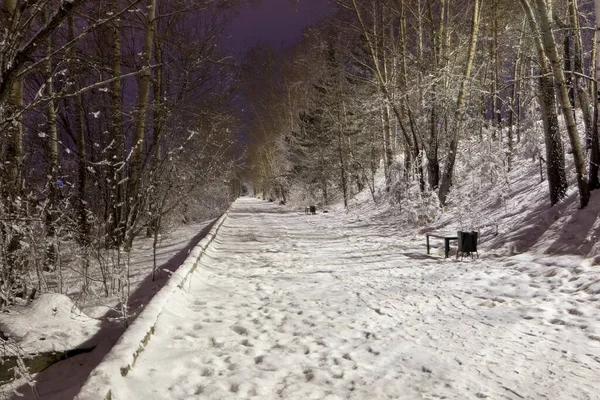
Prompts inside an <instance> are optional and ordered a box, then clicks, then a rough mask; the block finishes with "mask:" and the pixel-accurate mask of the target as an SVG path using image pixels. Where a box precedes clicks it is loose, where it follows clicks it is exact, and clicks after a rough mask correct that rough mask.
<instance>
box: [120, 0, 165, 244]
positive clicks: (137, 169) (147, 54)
mask: <svg viewBox="0 0 600 400" xmlns="http://www.w3.org/2000/svg"><path fill="white" fill-rule="evenodd" d="M156 4H157V0H150V3H149V5H148V14H147V15H146V18H145V22H146V32H145V36H144V45H143V48H142V58H141V68H144V69H145V70H144V72H143V73H142V74H141V75H140V80H139V88H138V89H139V90H138V109H137V120H136V127H135V132H134V135H133V142H132V150H131V174H130V177H129V184H130V186H129V189H130V190H128V193H127V197H128V198H129V201H130V202H131V203H130V205H129V210H128V215H127V232H126V247H127V248H130V247H131V244H132V241H133V226H134V225H135V222H136V220H137V217H138V213H139V211H140V209H141V204H140V203H141V201H142V198H143V195H142V193H141V180H142V170H143V161H144V157H143V154H144V136H145V129H146V117H147V114H148V103H149V100H148V98H149V94H150V83H151V81H152V74H151V70H150V60H151V59H152V47H153V43H154V29H155V19H156Z"/></svg>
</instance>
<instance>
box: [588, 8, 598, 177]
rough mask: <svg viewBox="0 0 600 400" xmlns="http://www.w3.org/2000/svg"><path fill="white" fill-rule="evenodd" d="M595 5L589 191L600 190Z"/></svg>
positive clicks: (596, 10)
mask: <svg viewBox="0 0 600 400" xmlns="http://www.w3.org/2000/svg"><path fill="white" fill-rule="evenodd" d="M594 5H595V13H596V33H595V37H594V39H595V40H594V44H595V46H594V49H595V52H594V53H595V54H594V56H595V58H594V60H593V62H594V65H595V71H594V77H595V78H596V79H595V82H592V87H593V92H592V93H593V96H592V101H593V104H594V123H593V125H592V129H591V132H590V133H591V136H592V138H591V140H590V145H591V146H592V152H591V153H592V154H591V155H590V167H589V168H590V188H591V189H600V178H599V177H598V174H599V170H600V144H599V142H600V140H599V137H598V135H599V134H600V128H599V127H598V124H599V122H598V120H599V119H600V118H598V112H599V111H598V84H597V82H598V80H599V79H600V52H599V51H598V50H597V47H596V45H597V43H598V41H599V40H600V0H595V1H594Z"/></svg>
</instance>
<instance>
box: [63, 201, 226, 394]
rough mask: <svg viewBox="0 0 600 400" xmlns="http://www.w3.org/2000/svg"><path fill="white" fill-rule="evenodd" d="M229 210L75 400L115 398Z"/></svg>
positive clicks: (194, 249) (129, 330)
mask: <svg viewBox="0 0 600 400" xmlns="http://www.w3.org/2000/svg"><path fill="white" fill-rule="evenodd" d="M230 210H231V207H230V208H229V209H228V210H227V211H225V212H224V213H223V214H222V215H221V217H219V219H218V220H217V222H216V223H215V224H214V226H213V227H212V228H211V230H210V231H209V232H208V234H207V235H206V236H205V237H204V238H202V240H200V242H199V243H198V244H197V245H196V246H195V247H194V248H193V249H192V250H191V251H190V254H189V255H188V257H187V258H186V259H185V261H184V262H183V264H182V265H181V266H180V267H179V268H178V269H177V270H176V271H175V272H174V273H173V275H171V277H170V278H169V280H168V282H167V283H166V284H165V286H164V287H163V288H162V289H160V290H159V291H158V293H156V295H155V296H154V297H153V298H152V299H151V300H150V302H149V303H148V304H147V305H146V307H145V308H144V310H143V311H142V312H141V313H140V315H139V316H138V317H137V318H136V320H135V321H133V323H132V324H131V326H129V328H127V330H126V331H125V333H123V335H122V336H121V337H120V338H119V340H118V341H117V343H116V344H115V345H114V346H113V348H112V349H111V350H110V351H109V352H108V353H107V354H106V356H104V358H103V359H102V361H101V362H100V364H98V366H96V368H94V369H93V370H92V372H91V373H90V376H89V377H88V379H87V380H86V381H85V383H84V384H83V387H82V388H81V390H80V391H79V393H78V394H77V396H75V399H74V400H100V399H102V400H115V398H113V393H112V389H113V388H115V387H118V386H120V385H119V382H117V381H116V380H115V378H116V377H118V379H119V380H120V379H122V378H123V377H125V376H127V374H128V373H129V371H130V370H131V369H132V368H133V367H134V366H135V361H136V359H137V357H138V356H139V355H140V354H141V353H142V352H143V351H144V350H145V349H146V346H147V345H148V343H149V342H150V340H151V339H152V335H153V334H154V330H155V327H156V323H157V321H158V317H159V316H160V314H161V313H162V311H163V310H164V308H165V306H166V305H167V303H168V302H169V298H170V297H171V295H172V294H173V293H174V292H176V291H178V290H182V289H183V286H184V285H185V283H186V281H187V280H188V278H189V277H190V275H191V274H192V273H193V272H194V270H195V269H196V267H197V266H198V263H199V262H200V259H201V258H202V256H203V255H204V253H205V252H206V249H207V248H208V246H209V245H210V244H211V243H212V241H213V240H214V238H215V237H216V236H217V233H218V231H219V229H220V228H221V226H222V225H223V223H224V222H225V219H227V216H228V215H229V212H230Z"/></svg>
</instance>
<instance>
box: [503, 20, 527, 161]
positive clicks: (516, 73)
mask: <svg viewBox="0 0 600 400" xmlns="http://www.w3.org/2000/svg"><path fill="white" fill-rule="evenodd" d="M524 33H525V19H523V22H522V23H521V34H520V35H519V44H518V45H517V54H516V55H515V61H514V64H513V84H512V86H511V92H510V110H509V114H508V137H507V138H506V139H507V147H508V154H507V165H508V171H510V170H511V169H512V156H513V143H514V134H513V132H514V130H515V127H514V125H515V114H516V113H518V112H520V110H519V106H518V104H517V93H518V86H519V80H520V79H521V75H520V71H521V54H522V46H523V34H524Z"/></svg>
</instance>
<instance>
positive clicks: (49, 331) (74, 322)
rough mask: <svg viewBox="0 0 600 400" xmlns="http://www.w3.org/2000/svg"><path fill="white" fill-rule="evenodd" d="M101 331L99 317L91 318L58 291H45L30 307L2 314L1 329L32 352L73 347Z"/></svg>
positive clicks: (0, 318)
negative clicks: (66, 327) (96, 318)
mask: <svg viewBox="0 0 600 400" xmlns="http://www.w3.org/2000/svg"><path fill="white" fill-rule="evenodd" d="M65 326H68V327H69V329H68V330H66V329H65ZM99 330H100V322H99V321H98V320H95V319H92V318H89V317H88V316H86V315H85V314H83V313H82V312H81V311H80V310H79V309H78V308H77V307H76V306H75V305H74V304H73V302H72V301H71V300H70V299H69V298H68V297H67V296H65V295H62V294H57V293H44V294H42V295H41V296H40V297H38V298H36V299H35V300H34V301H33V302H32V304H31V305H30V306H28V307H23V308H16V309H14V310H13V312H11V313H7V314H3V315H0V332H2V334H3V335H4V336H5V337H9V338H11V339H15V340H17V341H18V343H19V345H20V347H21V348H22V349H23V351H25V352H27V353H30V354H36V353H41V352H48V351H67V350H73V349H75V348H78V347H79V346H81V345H82V344H83V343H84V342H86V341H87V340H88V339H89V338H91V337H93V336H94V335H96V334H97V333H98V331H99Z"/></svg>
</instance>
